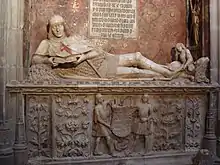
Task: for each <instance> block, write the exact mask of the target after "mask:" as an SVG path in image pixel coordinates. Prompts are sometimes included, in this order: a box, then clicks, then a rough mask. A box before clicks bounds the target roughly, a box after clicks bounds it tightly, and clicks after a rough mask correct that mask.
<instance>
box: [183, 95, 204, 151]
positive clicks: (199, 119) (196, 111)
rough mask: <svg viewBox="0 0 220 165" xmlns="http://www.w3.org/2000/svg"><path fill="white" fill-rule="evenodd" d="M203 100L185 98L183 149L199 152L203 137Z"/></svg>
mask: <svg viewBox="0 0 220 165" xmlns="http://www.w3.org/2000/svg"><path fill="white" fill-rule="evenodd" d="M205 102H206V101H205V98H202V97H200V96H189V97H187V98H186V119H185V122H186V126H185V149H186V150H192V151H193V150H199V148H200V146H201V140H202V136H203V129H204V125H203V124H202V123H204V121H205V120H204V119H203V118H204V117H203V116H204V114H202V112H205V109H206V103H205Z"/></svg>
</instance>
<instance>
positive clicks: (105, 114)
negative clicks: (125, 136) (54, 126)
mask: <svg viewBox="0 0 220 165" xmlns="http://www.w3.org/2000/svg"><path fill="white" fill-rule="evenodd" d="M109 116H110V112H109V111H108V109H105V108H104V106H103V105H102V104H99V105H97V106H96V107H95V112H94V117H95V124H96V125H95V129H96V135H95V136H97V137H107V136H109V134H110V132H111V131H110V128H108V127H107V126H106V125H104V124H103V122H104V123H106V124H109V123H110V117H109Z"/></svg>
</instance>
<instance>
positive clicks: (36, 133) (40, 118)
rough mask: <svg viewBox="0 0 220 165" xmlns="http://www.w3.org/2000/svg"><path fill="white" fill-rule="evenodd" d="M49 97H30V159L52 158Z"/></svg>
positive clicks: (28, 112)
mask: <svg viewBox="0 0 220 165" xmlns="http://www.w3.org/2000/svg"><path fill="white" fill-rule="evenodd" d="M49 100H50V99H49V96H36V95H35V96H28V105H27V106H28V108H27V109H28V111H27V124H28V126H27V128H28V145H29V157H38V156H44V157H50V154H51V153H50V151H51V150H50V148H51V140H50V138H51V136H50V111H49Z"/></svg>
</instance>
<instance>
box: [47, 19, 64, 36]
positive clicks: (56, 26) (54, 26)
mask: <svg viewBox="0 0 220 165" xmlns="http://www.w3.org/2000/svg"><path fill="white" fill-rule="evenodd" d="M50 28H51V32H52V34H53V35H54V36H55V37H57V38H61V37H63V36H64V35H65V30H64V19H63V17H61V16H59V15H55V16H53V17H52V18H51V19H50Z"/></svg>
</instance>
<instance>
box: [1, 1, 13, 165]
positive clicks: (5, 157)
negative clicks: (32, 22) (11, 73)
mask: <svg viewBox="0 0 220 165" xmlns="http://www.w3.org/2000/svg"><path fill="white" fill-rule="evenodd" d="M7 6H8V0H2V1H1V3H0V136H1V138H0V164H7V165H12V164H13V150H12V146H11V141H10V139H11V138H10V129H9V127H8V118H7V112H6V111H7V109H6V100H5V84H6V69H5V68H6V51H7V49H6V45H7V14H8V13H7V10H6V9H7Z"/></svg>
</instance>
